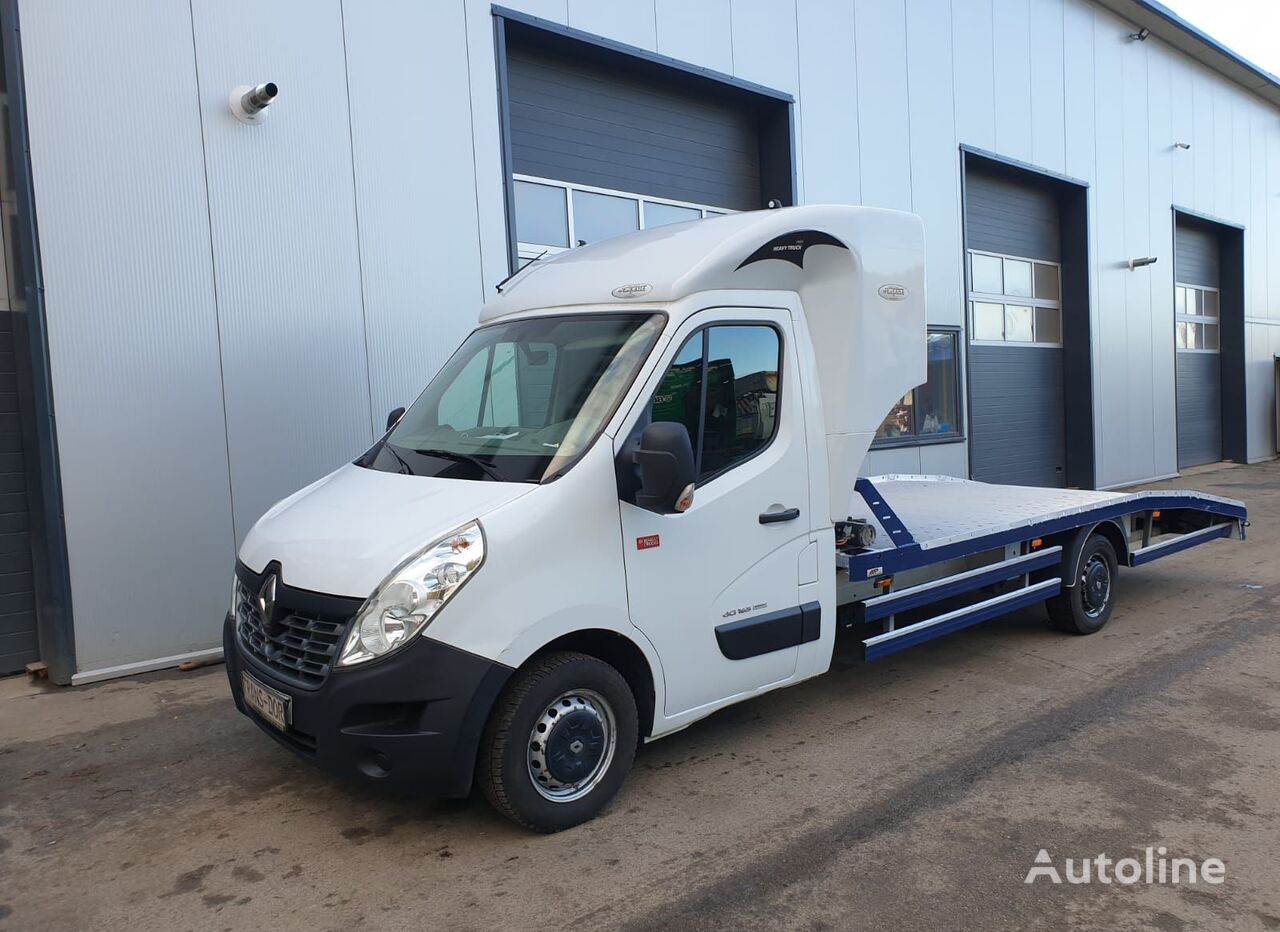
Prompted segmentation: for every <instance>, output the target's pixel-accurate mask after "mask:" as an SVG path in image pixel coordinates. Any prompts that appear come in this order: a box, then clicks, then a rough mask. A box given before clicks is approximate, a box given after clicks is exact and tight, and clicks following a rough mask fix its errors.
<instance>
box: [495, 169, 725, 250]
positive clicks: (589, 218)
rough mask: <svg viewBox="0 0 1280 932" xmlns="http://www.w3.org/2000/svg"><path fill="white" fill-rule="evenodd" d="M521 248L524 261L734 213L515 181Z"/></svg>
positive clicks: (619, 193)
mask: <svg viewBox="0 0 1280 932" xmlns="http://www.w3.org/2000/svg"><path fill="white" fill-rule="evenodd" d="M515 201H516V203H515V214H516V219H515V223H516V242H517V246H518V249H519V255H520V258H521V259H534V258H536V257H538V256H540V255H542V254H543V253H544V252H545V253H548V254H551V253H557V252H562V251H563V250H565V249H569V248H571V247H572V246H585V245H586V244H587V243H595V242H599V241H600V240H602V239H608V238H609V237H611V236H620V235H622V234H623V233H632V232H634V231H636V230H647V229H651V228H652V227H660V226H665V225H666V224H668V223H683V222H684V221H686V220H701V219H702V218H703V217H712V216H716V215H718V214H727V213H732V211H729V210H725V209H723V208H719V207H711V206H708V205H706V204H689V203H686V202H684V201H672V200H668V199H666V198H658V197H646V196H641V195H639V194H628V193H627V192H625V191H611V190H608V189H606V188H593V187H591V186H589V185H582V184H572V183H571V182H567V181H551V180H550V179H547V178H535V177H533V176H531V175H516V176H515Z"/></svg>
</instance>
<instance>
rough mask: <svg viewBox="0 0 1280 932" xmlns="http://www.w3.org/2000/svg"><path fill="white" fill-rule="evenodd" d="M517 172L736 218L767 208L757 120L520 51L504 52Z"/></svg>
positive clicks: (675, 89)
mask: <svg viewBox="0 0 1280 932" xmlns="http://www.w3.org/2000/svg"><path fill="white" fill-rule="evenodd" d="M507 82H508V91H507V93H508V98H509V108H510V121H509V133H510V137H511V167H512V170H513V172H514V173H515V174H517V175H529V176H535V177H540V178H548V179H554V180H557V181H571V182H577V183H578V184H581V185H588V186H593V187H597V188H603V189H607V190H615V191H627V192H631V193H634V194H648V195H653V196H655V197H658V198H663V199H668V200H674V201H683V202H689V203H694V204H710V205H715V206H720V207H726V208H730V209H733V210H751V209H755V208H758V207H762V206H764V205H763V204H762V203H761V196H760V136H759V129H758V120H757V118H756V116H755V115H754V114H753V113H750V112H748V111H746V110H744V109H743V108H741V107H737V106H734V105H732V104H731V103H730V102H729V101H728V100H719V99H716V98H715V97H713V96H711V95H707V94H701V95H689V94H688V93H685V92H682V90H681V87H680V85H679V84H678V83H677V82H675V81H674V80H672V81H670V82H667V81H660V80H653V79H651V78H650V79H644V78H640V77H638V76H629V75H627V74H626V73H620V72H619V71H618V70H616V69H606V68H604V67H602V66H599V65H596V64H594V63H588V62H582V61H575V60H573V59H570V58H568V57H564V56H560V55H556V54H554V53H551V52H548V51H546V50H542V49H536V48H526V47H520V46H514V47H509V48H508V52H507Z"/></svg>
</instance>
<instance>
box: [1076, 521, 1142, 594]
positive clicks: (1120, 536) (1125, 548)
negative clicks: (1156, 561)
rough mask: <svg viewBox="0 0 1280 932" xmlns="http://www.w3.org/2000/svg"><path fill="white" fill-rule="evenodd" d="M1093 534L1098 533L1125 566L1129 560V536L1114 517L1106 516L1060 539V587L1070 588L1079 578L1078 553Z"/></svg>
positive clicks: (1118, 560)
mask: <svg viewBox="0 0 1280 932" xmlns="http://www.w3.org/2000/svg"><path fill="white" fill-rule="evenodd" d="M1094 534H1100V535H1101V536H1102V537H1103V538H1105V539H1106V541H1107V543H1109V544H1111V548H1112V549H1113V550H1115V552H1116V560H1117V562H1118V563H1119V564H1120V565H1121V566H1125V565H1127V563H1128V560H1129V538H1128V536H1127V535H1126V534H1125V532H1124V529H1123V528H1122V527H1121V526H1120V524H1119V523H1118V522H1117V520H1116V519H1115V518H1107V519H1105V520H1103V521H1098V522H1096V523H1094V524H1088V525H1085V526H1083V527H1080V528H1077V529H1076V530H1075V531H1074V532H1070V533H1069V534H1068V535H1067V536H1066V538H1065V539H1064V540H1063V541H1062V549H1063V557H1062V587H1063V588H1064V589H1072V588H1074V587H1075V586H1076V585H1078V583H1079V580H1080V554H1081V551H1083V550H1084V545H1085V543H1086V542H1087V541H1088V540H1089V538H1090V537H1092V536H1093V535H1094Z"/></svg>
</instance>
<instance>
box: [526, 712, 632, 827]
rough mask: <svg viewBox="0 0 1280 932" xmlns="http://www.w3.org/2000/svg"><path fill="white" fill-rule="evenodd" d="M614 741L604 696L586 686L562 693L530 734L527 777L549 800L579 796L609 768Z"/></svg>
mask: <svg viewBox="0 0 1280 932" xmlns="http://www.w3.org/2000/svg"><path fill="white" fill-rule="evenodd" d="M617 744H618V728H617V720H616V718H615V716H614V714H613V707H612V706H610V705H609V702H608V700H606V699H605V698H604V696H602V695H600V694H599V693H598V692H595V691H594V690H590V689H574V690H569V691H568V692H564V693H561V694H560V695H559V696H557V697H556V699H555V700H554V701H553V702H550V703H548V704H547V707H546V708H545V709H544V710H543V712H542V714H541V715H540V716H538V720H537V721H535V722H534V723H533V729H532V730H531V732H530V734H529V741H528V746H527V750H526V759H527V761H528V772H529V782H530V783H532V784H533V788H534V789H535V790H537V791H538V794H539V795H540V796H542V797H543V798H544V799H548V800H550V801H551V802H555V803H570V802H573V801H574V800H576V799H581V798H582V797H584V796H586V795H587V794H588V793H590V792H591V791H592V790H593V789H595V788H596V787H597V786H598V785H599V784H600V781H601V780H603V779H604V776H605V774H606V773H608V772H609V766H610V765H611V764H612V763H613V757H614V752H615V750H616V749H617Z"/></svg>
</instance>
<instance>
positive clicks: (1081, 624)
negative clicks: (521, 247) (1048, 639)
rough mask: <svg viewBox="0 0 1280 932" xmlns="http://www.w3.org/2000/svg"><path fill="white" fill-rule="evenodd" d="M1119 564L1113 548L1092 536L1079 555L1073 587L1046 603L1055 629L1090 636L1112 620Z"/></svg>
mask: <svg viewBox="0 0 1280 932" xmlns="http://www.w3.org/2000/svg"><path fill="white" fill-rule="evenodd" d="M1118 571H1119V562H1118V561H1117V560H1116V551H1115V548H1114V547H1112V546H1111V542H1110V541H1109V540H1107V539H1106V538H1105V537H1103V536H1102V535H1101V534H1093V535H1091V536H1090V537H1089V539H1088V540H1087V541H1085V544H1084V548H1083V549H1082V550H1081V551H1080V563H1079V571H1078V573H1077V576H1076V579H1075V585H1074V586H1072V587H1071V588H1069V589H1063V590H1062V592H1061V593H1060V594H1058V595H1056V596H1054V597H1053V598H1052V599H1050V600H1049V601H1048V602H1046V603H1045V605H1046V607H1047V608H1048V610H1049V620H1050V621H1052V622H1053V624H1054V626H1055V627H1057V628H1060V629H1062V630H1063V631H1069V632H1070V633H1072V634H1093V633H1094V632H1095V631H1100V630H1102V627H1103V625H1105V624H1106V623H1107V622H1108V621H1109V620H1110V619H1111V610H1112V608H1113V607H1114V606H1115V598H1116V576H1117V573H1118Z"/></svg>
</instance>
